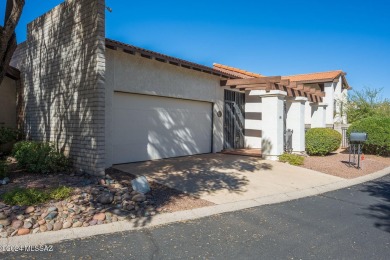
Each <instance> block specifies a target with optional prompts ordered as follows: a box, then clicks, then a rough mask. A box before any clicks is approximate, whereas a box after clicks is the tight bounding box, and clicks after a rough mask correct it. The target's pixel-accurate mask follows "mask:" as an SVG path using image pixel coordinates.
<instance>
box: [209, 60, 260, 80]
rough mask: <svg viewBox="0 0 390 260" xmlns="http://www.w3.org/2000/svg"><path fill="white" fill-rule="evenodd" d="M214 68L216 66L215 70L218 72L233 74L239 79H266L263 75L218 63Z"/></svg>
mask: <svg viewBox="0 0 390 260" xmlns="http://www.w3.org/2000/svg"><path fill="white" fill-rule="evenodd" d="M213 66H214V69H216V70H219V71H222V72H226V73H231V74H234V75H236V76H238V77H242V78H261V77H264V76H263V75H261V74H257V73H253V72H249V71H246V70H242V69H238V68H234V67H230V66H226V65H222V64H218V63H213Z"/></svg>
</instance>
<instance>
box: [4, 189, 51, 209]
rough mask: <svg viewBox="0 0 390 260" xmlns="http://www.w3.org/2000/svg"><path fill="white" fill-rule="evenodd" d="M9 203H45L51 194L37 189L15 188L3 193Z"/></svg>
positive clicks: (5, 200)
mask: <svg viewBox="0 0 390 260" xmlns="http://www.w3.org/2000/svg"><path fill="white" fill-rule="evenodd" d="M2 199H3V201H4V202H5V203H6V204H8V205H20V206H28V205H35V204H38V203H43V202H45V201H47V200H49V199H50V196H49V194H47V193H46V192H44V191H41V190H37V189H23V188H15V189H13V190H11V191H8V192H6V193H4V194H3V195H2Z"/></svg>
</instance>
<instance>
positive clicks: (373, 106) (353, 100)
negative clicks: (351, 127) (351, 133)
mask: <svg viewBox="0 0 390 260" xmlns="http://www.w3.org/2000/svg"><path fill="white" fill-rule="evenodd" d="M381 94H382V89H371V88H367V87H366V88H364V89H363V90H361V91H354V92H353V94H352V95H350V96H349V97H348V100H347V102H346V104H345V106H346V113H347V117H348V122H349V123H354V122H356V121H359V120H361V119H363V118H367V117H372V116H379V117H390V100H388V99H386V98H382V97H381Z"/></svg>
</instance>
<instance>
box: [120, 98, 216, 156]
mask: <svg viewBox="0 0 390 260" xmlns="http://www.w3.org/2000/svg"><path fill="white" fill-rule="evenodd" d="M211 112H212V105H211V103H207V102H199V101H189V100H181V99H173V98H165V97H155V96H146V95H136V94H125V93H115V95H114V111H113V117H114V118H113V119H114V120H113V122H114V126H113V155H114V156H113V157H114V163H126V162H134V161H145V160H154V159H161V158H169V157H177V156H185V155H192V154H200V153H209V152H210V149H211V140H212V138H211V135H212V133H211V124H212V123H211V121H212V116H211Z"/></svg>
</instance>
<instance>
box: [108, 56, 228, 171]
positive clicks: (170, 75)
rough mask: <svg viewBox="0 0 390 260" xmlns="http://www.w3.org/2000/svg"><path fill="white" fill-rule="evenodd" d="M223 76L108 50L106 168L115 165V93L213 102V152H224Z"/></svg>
mask: <svg viewBox="0 0 390 260" xmlns="http://www.w3.org/2000/svg"><path fill="white" fill-rule="evenodd" d="M220 80H221V79H220V77H218V76H213V75H208V74H206V73H203V72H198V71H194V70H190V69H186V68H182V67H179V66H175V65H171V64H167V63H162V62H159V61H156V60H151V59H147V58H144V57H141V56H139V55H137V54H136V55H132V54H128V53H125V52H123V51H122V50H120V49H118V50H111V49H106V130H105V131H106V135H105V136H106V140H105V141H106V167H110V166H111V165H112V154H113V151H112V127H113V122H112V118H113V116H112V102H113V94H114V91H120V92H127V93H135V94H147V95H156V96H164V97H173V98H181V99H190V100H198V101H206V102H211V103H213V152H219V151H221V150H222V149H223V116H222V117H218V116H217V112H218V111H221V112H222V113H223V93H224V92H223V88H221V87H220Z"/></svg>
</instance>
